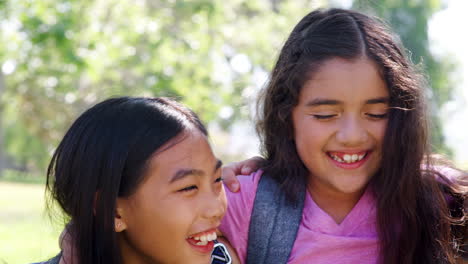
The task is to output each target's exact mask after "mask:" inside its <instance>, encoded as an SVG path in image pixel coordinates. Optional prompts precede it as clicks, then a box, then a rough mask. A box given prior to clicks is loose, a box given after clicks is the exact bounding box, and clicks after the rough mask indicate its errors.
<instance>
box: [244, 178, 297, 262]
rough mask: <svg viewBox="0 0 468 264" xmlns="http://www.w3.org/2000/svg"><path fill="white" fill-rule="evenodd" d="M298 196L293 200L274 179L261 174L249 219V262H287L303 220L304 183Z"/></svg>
mask: <svg viewBox="0 0 468 264" xmlns="http://www.w3.org/2000/svg"><path fill="white" fill-rule="evenodd" d="M298 197H300V199H298V201H297V203H292V202H291V201H290V200H288V199H287V198H286V195H285V193H284V192H283V191H282V190H281V188H280V186H279V184H278V183H277V182H276V181H275V180H274V179H272V178H271V177H268V176H267V175H263V176H262V177H261V179H260V182H259V183H258V188H257V194H256V196H255V201H254V206H253V210H252V216H251V219H250V227H249V239H248V247H247V263H248V264H272V263H275V264H280V263H287V261H288V258H289V255H290V253H291V250H292V247H293V245H294V241H295V240H296V235H297V230H298V229H299V224H300V223H301V219H302V209H303V207H304V198H305V186H304V188H303V190H301V191H300V193H298Z"/></svg>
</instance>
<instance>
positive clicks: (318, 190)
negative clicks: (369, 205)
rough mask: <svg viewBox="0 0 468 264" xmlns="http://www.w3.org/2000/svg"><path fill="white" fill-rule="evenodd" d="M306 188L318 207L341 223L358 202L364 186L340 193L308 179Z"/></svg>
mask: <svg viewBox="0 0 468 264" xmlns="http://www.w3.org/2000/svg"><path fill="white" fill-rule="evenodd" d="M307 190H308V191H309V194H310V196H311V197H312V199H314V201H315V203H316V204H317V205H318V207H320V208H321V209H322V210H323V211H325V212H326V213H327V214H328V215H330V217H331V218H333V220H335V222H336V223H337V224H341V222H343V220H344V219H345V218H346V216H347V215H348V214H349V212H351V210H353V208H354V206H355V205H356V204H357V203H358V201H359V199H360V198H361V196H362V195H363V194H364V191H365V188H363V189H362V190H359V191H357V192H353V193H342V192H339V191H337V190H333V189H331V188H329V187H325V186H323V185H322V184H321V183H318V182H316V181H310V182H309V184H308V186H307Z"/></svg>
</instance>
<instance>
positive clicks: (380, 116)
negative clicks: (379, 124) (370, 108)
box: [366, 113, 388, 119]
mask: <svg viewBox="0 0 468 264" xmlns="http://www.w3.org/2000/svg"><path fill="white" fill-rule="evenodd" d="M366 115H367V116H368V117H371V118H375V119H385V118H387V116H388V114H387V113H385V114H380V115H378V114H370V113H367V114H366Z"/></svg>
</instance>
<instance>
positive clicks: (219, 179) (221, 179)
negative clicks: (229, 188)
mask: <svg viewBox="0 0 468 264" xmlns="http://www.w3.org/2000/svg"><path fill="white" fill-rule="evenodd" d="M223 180H224V179H223V178H222V177H219V178H216V180H215V183H218V182H222V181H223Z"/></svg>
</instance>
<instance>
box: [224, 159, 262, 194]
mask: <svg viewBox="0 0 468 264" xmlns="http://www.w3.org/2000/svg"><path fill="white" fill-rule="evenodd" d="M263 161H264V159H263V158H262V157H259V156H256V157H252V158H250V159H247V160H244V161H239V162H232V163H229V164H227V165H226V166H223V168H222V174H223V181H224V184H225V185H226V186H227V187H228V189H229V190H230V191H231V192H238V191H239V189H240V184H239V181H238V180H237V178H236V176H237V175H249V174H251V173H252V172H254V171H256V170H258V168H259V167H260V164H261V163H262V162H263Z"/></svg>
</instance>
